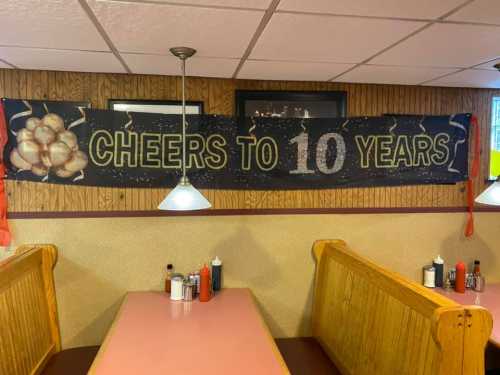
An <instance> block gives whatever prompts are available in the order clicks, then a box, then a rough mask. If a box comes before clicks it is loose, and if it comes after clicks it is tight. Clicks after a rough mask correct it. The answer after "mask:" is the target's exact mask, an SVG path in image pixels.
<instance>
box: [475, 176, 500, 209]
mask: <svg viewBox="0 0 500 375" xmlns="http://www.w3.org/2000/svg"><path fill="white" fill-rule="evenodd" d="M475 201H476V202H477V203H481V204H488V205H490V206H500V182H499V181H495V182H494V183H493V184H492V185H491V186H490V187H489V188H487V189H486V190H485V191H483V192H482V193H481V194H479V196H478V197H477V198H476V199H475Z"/></svg>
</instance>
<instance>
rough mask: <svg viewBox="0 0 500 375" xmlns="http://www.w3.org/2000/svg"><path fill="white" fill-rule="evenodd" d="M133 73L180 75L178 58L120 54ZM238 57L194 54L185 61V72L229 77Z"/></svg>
mask: <svg viewBox="0 0 500 375" xmlns="http://www.w3.org/2000/svg"><path fill="white" fill-rule="evenodd" d="M121 55H122V57H123V59H124V60H125V62H126V63H127V65H128V66H129V68H130V69H131V70H132V72H133V73H138V74H160V75H180V73H181V65H180V62H179V59H177V58H176V57H173V56H168V55H167V56H160V55H143V54H128V53H123V54H121ZM238 63H239V60H238V59H219V58H207V57H199V56H196V55H195V56H194V57H192V58H191V59H189V60H188V61H187V63H186V74H187V75H189V76H199V77H222V78H229V77H231V76H232V75H233V73H234V71H235V70H236V67H237V66H238Z"/></svg>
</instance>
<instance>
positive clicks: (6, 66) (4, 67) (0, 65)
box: [0, 61, 12, 69]
mask: <svg viewBox="0 0 500 375" xmlns="http://www.w3.org/2000/svg"><path fill="white" fill-rule="evenodd" d="M0 68H2V69H12V67H11V66H10V65H7V64H5V63H3V62H2V61H0Z"/></svg>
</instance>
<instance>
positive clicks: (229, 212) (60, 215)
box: [8, 207, 500, 220]
mask: <svg viewBox="0 0 500 375" xmlns="http://www.w3.org/2000/svg"><path fill="white" fill-rule="evenodd" d="M474 211H475V212H500V207H477V208H475V209H474ZM453 212H467V207H381V208H262V209H256V208H248V209H216V210H200V211H178V212H175V211H171V212H168V211H160V210H155V211H45V212H9V213H8V219H9V220H19V219H76V218H107V217H162V216H166V217H170V216H247V215H327V214H330V215H340V214H409V213H453Z"/></svg>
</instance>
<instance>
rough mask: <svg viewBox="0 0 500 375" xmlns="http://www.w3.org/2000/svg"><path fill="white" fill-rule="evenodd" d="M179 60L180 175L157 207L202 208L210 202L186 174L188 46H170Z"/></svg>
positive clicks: (208, 206)
mask: <svg viewBox="0 0 500 375" xmlns="http://www.w3.org/2000/svg"><path fill="white" fill-rule="evenodd" d="M170 52H171V53H172V54H173V55H174V56H176V57H178V58H179V59H180V60H181V67H182V177H181V179H180V181H179V183H178V184H177V186H176V187H175V188H174V189H173V190H172V191H171V192H170V193H168V194H167V196H166V197H165V199H164V200H163V201H162V202H161V203H160V205H159V206H158V209H160V210H167V211H191V210H203V209H206V208H210V207H212V205H211V204H210V202H209V201H208V200H207V199H206V198H205V197H204V196H203V194H201V193H200V192H199V191H198V190H196V189H195V187H194V186H193V185H191V183H190V182H189V179H188V178H187V175H186V94H185V91H186V82H185V80H186V60H187V59H188V58H190V57H191V56H193V55H194V54H195V53H196V50H194V49H192V48H189V47H174V48H170Z"/></svg>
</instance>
